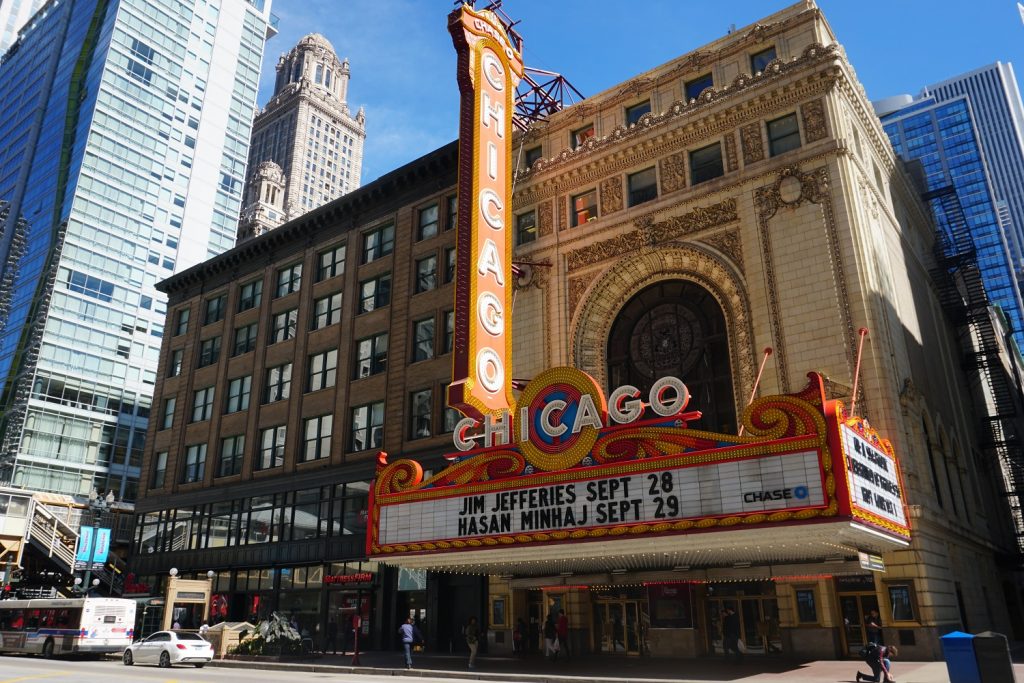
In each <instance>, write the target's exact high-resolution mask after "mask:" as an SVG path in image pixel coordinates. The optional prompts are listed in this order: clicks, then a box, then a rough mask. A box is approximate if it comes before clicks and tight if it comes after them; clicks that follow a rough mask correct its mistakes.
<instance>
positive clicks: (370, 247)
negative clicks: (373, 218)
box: [363, 224, 395, 263]
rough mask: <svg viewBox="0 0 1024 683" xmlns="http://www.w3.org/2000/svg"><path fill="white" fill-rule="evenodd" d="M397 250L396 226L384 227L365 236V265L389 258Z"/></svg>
mask: <svg viewBox="0 0 1024 683" xmlns="http://www.w3.org/2000/svg"><path fill="white" fill-rule="evenodd" d="M394 248H395V226H394V225H390V224H389V225H382V226H381V227H379V228H376V229H375V230H371V231H370V232H367V233H364V234H363V263H370V262H371V261H376V260H377V259H379V258H381V257H382V256H387V255H388V254H390V253H391V252H392V251H393V250H394Z"/></svg>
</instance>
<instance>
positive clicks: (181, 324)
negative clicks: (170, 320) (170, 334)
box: [174, 308, 189, 337]
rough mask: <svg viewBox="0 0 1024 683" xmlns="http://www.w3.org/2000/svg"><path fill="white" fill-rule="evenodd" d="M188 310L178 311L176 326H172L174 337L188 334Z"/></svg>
mask: <svg viewBox="0 0 1024 683" xmlns="http://www.w3.org/2000/svg"><path fill="white" fill-rule="evenodd" d="M188 319H189V309H187V308H183V309H181V310H180V311H178V324H177V325H175V326H174V336H176V337H179V336H181V335H183V334H185V333H186V332H188Z"/></svg>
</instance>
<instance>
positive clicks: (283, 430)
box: [256, 425, 288, 470]
mask: <svg viewBox="0 0 1024 683" xmlns="http://www.w3.org/2000/svg"><path fill="white" fill-rule="evenodd" d="M287 438H288V428H287V427H286V426H285V425H281V426H280V427H270V428H269V429H264V430H263V431H261V432H260V457H259V458H257V459H256V469H258V470H269V469H270V468H271V467H280V466H281V465H283V464H284V442H285V440H286V439H287Z"/></svg>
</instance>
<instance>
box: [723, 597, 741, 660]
mask: <svg viewBox="0 0 1024 683" xmlns="http://www.w3.org/2000/svg"><path fill="white" fill-rule="evenodd" d="M723 614H724V616H723V617H722V651H723V653H724V654H725V656H726V657H728V656H729V653H730V652H734V653H735V654H736V661H737V662H740V661H743V653H742V652H740V615H738V614H736V610H734V609H733V608H731V607H726V608H725V612H723Z"/></svg>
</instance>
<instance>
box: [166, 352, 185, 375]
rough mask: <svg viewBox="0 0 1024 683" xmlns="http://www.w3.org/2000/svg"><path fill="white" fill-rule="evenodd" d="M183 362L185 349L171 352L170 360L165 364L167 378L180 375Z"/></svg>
mask: <svg viewBox="0 0 1024 683" xmlns="http://www.w3.org/2000/svg"><path fill="white" fill-rule="evenodd" d="M184 360H185V349H175V350H174V351H171V359H170V361H168V363H167V376H168V377H177V376H178V375H180V374H181V364H182V362H184Z"/></svg>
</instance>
